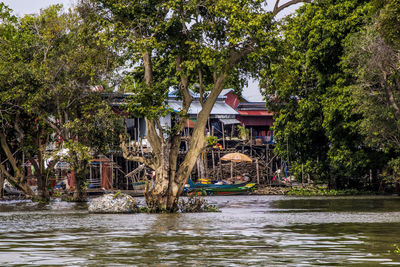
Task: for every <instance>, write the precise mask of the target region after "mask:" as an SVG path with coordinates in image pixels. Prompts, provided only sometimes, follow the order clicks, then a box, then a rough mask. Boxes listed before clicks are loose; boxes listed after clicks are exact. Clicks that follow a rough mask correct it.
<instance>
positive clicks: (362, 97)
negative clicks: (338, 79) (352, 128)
mask: <svg viewBox="0 0 400 267" xmlns="http://www.w3.org/2000/svg"><path fill="white" fill-rule="evenodd" d="M377 4H378V9H377V14H376V16H375V18H374V21H373V22H372V23H371V24H370V25H368V26H366V27H365V28H364V29H362V30H361V31H360V32H359V33H356V34H354V35H353V36H352V38H351V39H350V40H349V42H348V44H347V53H346V57H345V58H344V66H345V67H346V68H347V71H348V72H349V73H350V74H351V75H353V76H354V77H355V78H354V86H353V94H352V96H353V99H354V100H355V101H356V103H357V105H356V108H357V111H358V112H360V113H361V114H362V115H363V120H362V123H361V130H362V132H363V133H364V134H365V136H366V140H367V142H368V144H369V145H370V146H371V147H373V148H375V149H379V150H382V151H385V152H388V153H389V154H390V157H391V158H392V160H391V161H390V162H389V165H390V166H391V169H392V174H393V178H395V180H399V179H400V172H399V166H400V157H399V155H400V154H399V153H400V71H399V66H400V45H399V41H400V26H399V23H400V2H399V1H398V0H388V1H379V2H377Z"/></svg>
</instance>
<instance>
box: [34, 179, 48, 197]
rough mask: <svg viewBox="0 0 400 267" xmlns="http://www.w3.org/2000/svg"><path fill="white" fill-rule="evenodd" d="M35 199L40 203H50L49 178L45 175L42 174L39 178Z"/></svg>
mask: <svg viewBox="0 0 400 267" xmlns="http://www.w3.org/2000/svg"><path fill="white" fill-rule="evenodd" d="M35 199H37V200H39V201H49V200H50V194H49V189H48V186H47V177H46V175H45V174H42V173H40V174H39V175H38V176H37V195H36V197H35Z"/></svg>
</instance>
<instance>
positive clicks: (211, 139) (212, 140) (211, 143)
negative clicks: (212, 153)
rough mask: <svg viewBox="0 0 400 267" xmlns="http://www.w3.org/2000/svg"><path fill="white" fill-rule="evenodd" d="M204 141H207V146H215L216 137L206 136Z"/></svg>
mask: <svg viewBox="0 0 400 267" xmlns="http://www.w3.org/2000/svg"><path fill="white" fill-rule="evenodd" d="M206 141H207V146H215V145H216V144H217V143H218V137H216V136H207V137H206Z"/></svg>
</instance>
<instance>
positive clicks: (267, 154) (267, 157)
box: [265, 144, 269, 181]
mask: <svg viewBox="0 0 400 267" xmlns="http://www.w3.org/2000/svg"><path fill="white" fill-rule="evenodd" d="M265 170H266V175H267V181H269V145H268V144H266V145H265Z"/></svg>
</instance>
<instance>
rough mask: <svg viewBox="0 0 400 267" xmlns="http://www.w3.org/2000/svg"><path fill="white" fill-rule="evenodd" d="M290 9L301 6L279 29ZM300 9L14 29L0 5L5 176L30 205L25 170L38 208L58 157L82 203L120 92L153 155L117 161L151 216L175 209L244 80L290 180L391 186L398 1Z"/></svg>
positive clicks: (29, 22)
mask: <svg viewBox="0 0 400 267" xmlns="http://www.w3.org/2000/svg"><path fill="white" fill-rule="evenodd" d="M298 2H306V3H304V4H303V5H302V6H301V7H300V8H299V9H298V10H297V11H296V12H295V13H294V14H291V15H289V16H288V17H286V18H283V19H281V20H277V19H276V18H275V17H276V15H277V14H278V13H279V12H280V11H281V10H283V9H284V8H285V7H286V6H289V3H290V4H295V3H298ZM310 2H311V1H289V2H288V3H287V4H283V5H281V6H280V5H279V1H276V5H275V6H274V8H273V10H272V11H269V12H267V11H265V5H264V4H263V1H255V0H253V1H251V0H247V1H222V0H221V1H204V3H203V2H202V3H198V1H143V3H141V2H140V1H139V2H138V3H136V2H135V3H126V1H107V0H102V1H101V0H85V1H84V0H82V1H80V2H79V4H78V6H77V7H76V8H75V9H71V10H69V11H64V10H63V8H62V6H60V5H55V6H51V7H49V8H47V9H43V10H42V11H41V12H40V14H34V15H26V16H24V17H21V18H19V17H16V16H14V15H13V12H12V10H10V9H9V8H8V7H7V6H5V5H4V4H3V3H0V43H1V45H0V101H1V102H0V127H1V129H0V141H1V147H0V170H1V174H2V175H1V177H3V176H4V177H6V178H7V180H9V181H10V182H11V183H12V184H14V185H15V186H17V187H19V188H20V189H21V190H23V191H24V192H25V193H26V194H27V195H31V196H33V195H35V194H34V192H32V191H31V189H30V187H29V186H28V185H27V183H26V179H25V173H24V171H23V170H22V167H21V166H23V164H24V162H26V161H27V160H29V161H30V162H32V164H33V168H34V174H35V176H36V177H37V181H38V192H37V194H36V195H35V196H34V197H35V198H37V199H41V200H46V199H48V198H49V192H48V182H49V179H48V178H49V176H50V175H51V172H52V170H53V168H52V167H53V166H54V164H56V162H57V161H58V160H59V159H60V158H61V157H62V158H63V159H64V160H65V161H67V162H68V163H69V164H70V166H71V168H72V169H73V171H74V172H75V175H76V179H77V183H78V185H79V186H77V189H76V191H75V194H74V198H73V199H74V200H83V194H82V192H81V188H82V187H84V182H85V177H86V174H87V169H88V163H89V160H90V159H91V158H93V157H94V156H95V155H98V154H101V153H106V152H107V151H110V150H113V149H114V150H115V149H119V147H120V145H122V148H124V145H125V140H124V139H123V136H122V135H121V133H123V125H122V123H121V113H119V114H118V113H116V112H114V111H113V110H112V109H111V107H110V105H109V103H108V102H107V99H106V98H105V97H104V96H105V95H107V93H112V92H115V91H117V90H120V91H129V92H133V93H135V97H133V98H132V102H131V104H130V105H129V106H128V108H127V112H131V113H134V114H137V115H138V116H142V117H145V118H146V123H147V125H148V129H147V130H148V139H149V141H150V143H151V146H152V148H153V150H154V151H153V155H152V156H151V157H144V156H143V155H134V154H133V153H132V151H130V152H129V153H125V157H126V158H128V159H132V160H136V161H140V162H142V163H145V164H146V165H148V166H149V167H151V168H152V169H154V170H155V171H156V173H157V177H159V178H158V180H157V181H155V185H156V186H155V187H153V188H152V189H149V191H148V192H147V193H148V194H147V195H146V196H147V201H148V204H149V203H153V202H154V203H153V204H152V205H153V207H154V209H159V208H160V207H161V208H163V209H168V210H174V209H175V208H176V201H177V198H178V197H179V195H180V192H181V191H182V188H183V186H184V184H185V182H186V180H187V177H188V174H189V173H190V171H191V169H192V168H193V166H194V164H195V161H196V159H197V156H198V155H199V153H200V152H201V150H202V149H203V147H204V146H205V145H206V142H205V137H204V127H205V125H206V121H207V117H208V114H209V113H210V111H211V109H212V106H213V104H214V103H215V100H216V98H217V97H218V95H219V93H220V92H221V90H222V89H224V88H227V87H232V88H234V89H235V90H236V91H237V92H240V91H241V88H243V86H244V84H245V83H246V79H247V78H248V77H250V76H251V77H253V78H257V79H259V80H260V88H261V90H262V92H263V93H264V95H265V98H266V103H267V107H268V108H269V109H270V110H271V111H273V112H274V113H275V125H274V131H275V137H276V141H277V143H276V146H275V153H276V154H277V155H279V157H281V158H283V159H285V160H287V161H288V162H289V163H290V166H291V172H292V173H293V174H294V175H295V176H296V177H297V178H298V179H301V177H303V176H306V177H309V178H310V179H311V180H312V181H314V182H315V183H328V184H329V186H330V187H331V188H357V189H366V188H365V187H366V185H367V184H368V185H371V184H372V185H373V187H372V188H369V189H372V190H380V189H384V188H385V186H389V185H390V186H392V185H396V184H397V180H398V179H399V178H400V107H399V105H400V103H399V100H398V99H399V97H400V71H399V67H400V52H399V51H400V1H399V0H384V1H378V0H371V1H366V0H364V1H362V0H316V1H312V3H310ZM171 87H175V88H176V89H177V90H178V91H179V94H180V97H181V99H182V100H183V107H182V111H181V113H180V114H178V115H179V116H177V117H176V123H175V125H176V127H173V128H171V129H168V131H165V129H162V128H161V127H160V125H159V123H157V118H159V117H161V116H164V115H165V114H166V113H168V112H169V111H170V110H169V109H168V107H167V106H165V101H164V100H165V97H166V96H167V94H168V91H169V89H170V88H171ZM99 88H101V90H97V89H99ZM189 89H192V90H194V91H195V92H196V93H199V94H200V95H201V102H202V107H203V110H202V111H201V112H200V113H199V117H198V121H197V125H198V126H196V127H197V128H195V130H194V132H195V134H194V135H193V138H192V141H191V142H192V143H191V150H190V151H189V152H188V156H187V157H186V158H185V161H184V162H183V164H182V166H178V167H180V168H177V166H176V165H177V155H178V149H179V144H180V140H181V139H180V138H181V131H182V128H183V123H184V121H185V120H186V117H185V116H186V115H187V114H186V113H187V111H188V108H189V106H190V103H191V101H192V97H191V95H190V93H189ZM99 91H101V92H99ZM180 118H181V119H180ZM164 134H168V137H167V138H164ZM49 145H54V146H55V149H54V150H52V152H51V153H50V152H49V151H48V150H46V148H47V147H48V146H49ZM124 152H127V151H125V150H124Z"/></svg>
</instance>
